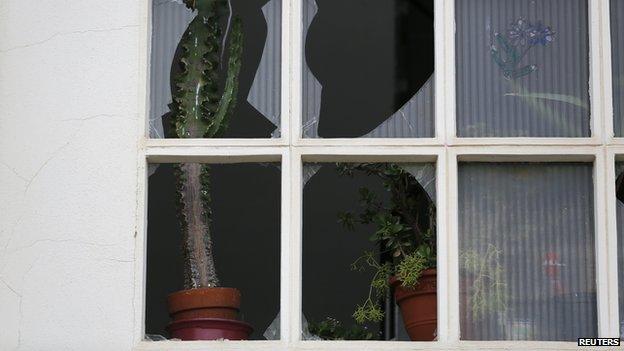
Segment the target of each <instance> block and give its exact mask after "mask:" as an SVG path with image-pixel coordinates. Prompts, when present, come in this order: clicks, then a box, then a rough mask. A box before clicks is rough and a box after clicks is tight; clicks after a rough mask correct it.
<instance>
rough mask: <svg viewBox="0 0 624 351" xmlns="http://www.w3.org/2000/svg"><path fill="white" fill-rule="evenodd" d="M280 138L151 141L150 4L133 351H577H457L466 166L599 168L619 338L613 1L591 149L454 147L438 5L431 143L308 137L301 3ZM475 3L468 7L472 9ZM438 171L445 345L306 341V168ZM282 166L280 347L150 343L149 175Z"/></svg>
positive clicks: (567, 345) (605, 282)
mask: <svg viewBox="0 0 624 351" xmlns="http://www.w3.org/2000/svg"><path fill="white" fill-rule="evenodd" d="M282 1H283V5H282V102H281V111H282V113H281V116H282V126H281V128H282V133H281V135H282V136H281V137H280V138H276V139H194V140H193V139H149V137H148V130H149V129H148V128H147V123H148V118H147V116H148V112H149V111H148V99H149V67H148V62H149V52H150V50H149V49H150V38H151V22H150V19H151V1H149V0H148V1H143V5H142V11H141V17H142V28H141V31H140V33H141V36H140V38H139V40H140V50H141V53H140V55H139V56H140V60H141V62H140V63H141V65H140V67H141V72H140V81H142V82H143V83H144V84H142V85H141V86H140V92H141V94H140V95H141V96H140V102H139V103H140V111H141V114H142V118H141V123H140V126H139V155H138V186H137V224H136V231H135V233H134V234H135V237H136V250H135V262H136V266H135V280H134V284H135V296H134V311H133V313H134V326H135V328H134V332H133V336H134V344H135V345H136V346H135V348H134V349H135V350H241V351H242V350H271V351H276V350H283V351H290V350H301V351H303V350H310V351H312V350H315V351H322V350H353V351H356V350H357V351H362V350H449V349H453V350H477V349H481V350H485V349H487V350H528V349H530V350H576V349H577V346H576V342H543V341H521V342H519V341H461V340H460V330H459V293H458V278H459V268H458V226H457V223H458V212H457V209H458V198H457V194H458V191H457V183H458V173H457V172H458V162H460V161H503V162H504V161H513V162H537V161H541V162H544V161H546V162H569V161H579V162H591V163H593V165H594V177H593V179H594V194H595V196H594V199H595V200H594V202H595V203H594V213H595V235H596V240H595V242H596V280H597V281H596V286H597V301H598V306H597V310H598V334H599V336H601V337H617V336H619V315H618V277H617V257H616V255H617V245H616V241H617V228H616V225H617V223H616V220H615V201H616V198H615V168H614V167H615V165H614V163H615V161H616V160H624V138H615V137H614V136H613V122H612V115H613V108H612V98H613V97H612V91H611V85H612V83H611V47H610V17H609V0H588V6H589V30H590V33H589V40H590V72H591V73H590V97H591V118H592V119H591V130H592V135H591V137H588V138H458V137H457V136H456V132H455V19H454V7H455V1H454V0H435V7H434V11H435V22H434V27H435V70H436V75H435V79H436V82H435V99H436V101H435V107H436V117H435V122H436V133H435V137H433V138H420V139H415V138H400V139H399V138H388V139H371V138H358V139H303V138H302V137H301V118H302V116H301V106H302V105H301V93H300V92H301V87H302V81H301V69H302V67H301V63H302V60H301V52H302V45H303V43H302V35H301V33H302V23H301V11H302V0H282ZM465 1H469V0H465ZM359 160H371V161H390V162H392V161H397V162H404V161H409V162H435V163H436V166H437V173H436V175H437V183H436V188H437V189H436V191H437V194H438V195H437V216H438V221H437V238H438V239H437V240H438V242H437V244H438V250H437V251H438V267H437V269H438V272H439V274H438V335H439V340H438V341H436V342H384V341H302V340H301V333H300V330H301V313H302V309H301V307H302V302H301V295H302V269H301V257H302V248H301V245H302V212H301V209H302V182H301V174H302V173H301V171H302V166H303V163H304V162H333V161H359ZM189 161H195V162H207V163H233V162H281V165H282V177H281V180H282V185H281V192H282V193H281V272H280V277H281V284H280V294H281V295H280V307H281V321H280V322H281V335H282V338H281V340H278V341H195V342H173V341H163V342H147V341H143V337H144V331H145V325H144V324H145V323H144V320H145V270H146V267H145V264H146V257H145V255H146V235H147V232H146V230H147V223H146V220H147V208H146V207H147V183H148V181H147V177H148V175H147V165H148V163H158V162H189Z"/></svg>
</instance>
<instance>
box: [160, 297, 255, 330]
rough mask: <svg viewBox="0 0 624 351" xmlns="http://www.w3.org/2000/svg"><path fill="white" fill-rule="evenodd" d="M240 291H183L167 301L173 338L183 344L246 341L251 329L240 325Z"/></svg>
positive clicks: (245, 325) (169, 327) (243, 324)
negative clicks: (199, 341) (207, 341)
mask: <svg viewBox="0 0 624 351" xmlns="http://www.w3.org/2000/svg"><path fill="white" fill-rule="evenodd" d="M240 301H241V294H240V291H238V290H237V289H233V288H200V289H190V290H182V291H178V292H175V293H173V294H170V295H169V296H168V297H167V305H168V307H169V315H170V316H171V318H172V319H173V321H172V322H171V323H170V324H169V326H168V327H167V328H168V330H169V332H170V334H171V337H172V338H176V339H181V340H215V339H230V340H245V339H247V338H248V337H249V334H251V330H252V328H251V326H250V325H248V324H246V323H243V322H240V321H238V311H239V308H240Z"/></svg>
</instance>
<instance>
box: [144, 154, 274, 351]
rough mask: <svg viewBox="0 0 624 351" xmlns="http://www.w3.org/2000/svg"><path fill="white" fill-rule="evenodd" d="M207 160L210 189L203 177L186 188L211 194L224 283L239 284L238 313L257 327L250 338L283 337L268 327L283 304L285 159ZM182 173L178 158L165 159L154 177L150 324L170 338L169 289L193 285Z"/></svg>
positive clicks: (147, 325) (150, 227) (148, 291)
mask: <svg viewBox="0 0 624 351" xmlns="http://www.w3.org/2000/svg"><path fill="white" fill-rule="evenodd" d="M191 165H198V164H191ZM199 166H201V165H199ZM209 167H210V168H209V169H210V171H209V184H210V185H209V190H208V191H207V192H206V193H205V194H204V193H202V191H204V190H205V188H204V186H203V185H202V188H201V190H200V189H195V190H193V191H191V192H190V193H186V194H189V196H190V195H192V194H194V195H196V196H201V197H202V198H203V197H205V196H206V195H207V196H209V197H210V199H211V200H210V203H211V209H212V211H211V213H212V215H211V216H210V218H209V221H208V223H209V224H208V227H209V231H210V233H211V238H212V252H213V256H212V257H213V261H214V267H215V270H216V276H217V277H218V280H219V286H222V287H229V288H235V289H238V290H239V291H240V293H241V306H240V312H239V313H238V320H240V321H242V322H244V323H248V324H249V325H251V327H252V328H253V332H252V334H251V337H250V339H252V340H264V339H265V338H267V337H270V338H277V339H279V330H278V333H277V334H276V333H273V334H266V333H265V331H266V330H267V329H268V328H269V326H270V325H271V324H272V323H273V322H274V320H275V318H276V317H277V316H278V313H279V311H280V291H279V289H280V280H279V279H280V202H281V201H280V192H281V182H280V180H281V174H280V169H279V165H276V164H253V163H251V164H211V165H209ZM176 179H177V177H176V175H175V165H174V164H160V165H159V167H158V168H157V170H156V172H155V173H154V174H153V175H151V176H150V177H149V184H148V186H149V196H148V223H147V225H148V228H147V276H146V277H147V281H146V307H145V308H146V313H145V332H146V334H149V335H161V336H164V337H167V338H168V337H170V334H169V331H168V329H167V326H168V325H169V323H170V322H171V318H170V316H169V313H168V305H167V296H168V295H169V294H171V293H174V292H176V291H180V290H183V289H188V288H189V287H188V282H187V280H189V279H188V278H187V275H188V273H187V267H189V263H188V262H189V261H188V260H187V259H185V255H184V250H183V249H184V248H185V247H187V246H185V245H184V243H185V242H186V241H185V239H184V235H183V233H184V231H183V230H182V229H181V227H182V225H181V224H180V221H179V215H178V210H177V208H179V207H178V205H177V204H178V197H177V195H176V192H177V189H178V187H179V186H178V184H177V183H176ZM250 179H253V180H254V181H250ZM257 184H262V186H261V187H259V186H257ZM202 205H203V202H202ZM187 218H190V216H188V215H187ZM202 218H204V217H202ZM188 223H189V225H190V223H191V222H190V221H188ZM200 268H201V267H200ZM278 327H279V324H278ZM267 335H268V336H267ZM150 339H153V340H158V339H159V338H158V337H150Z"/></svg>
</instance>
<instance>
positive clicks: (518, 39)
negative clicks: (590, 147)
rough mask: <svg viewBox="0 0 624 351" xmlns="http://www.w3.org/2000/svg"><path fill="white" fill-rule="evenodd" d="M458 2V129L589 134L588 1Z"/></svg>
mask: <svg viewBox="0 0 624 351" xmlns="http://www.w3.org/2000/svg"><path fill="white" fill-rule="evenodd" d="M455 6H456V9H455V15H456V26H457V35H456V44H455V47H456V55H457V64H456V71H457V78H456V79H457V81H456V92H457V135H458V136H460V137H589V136H590V108H589V43H588V29H587V28H588V11H587V1H586V0H457V1H455Z"/></svg>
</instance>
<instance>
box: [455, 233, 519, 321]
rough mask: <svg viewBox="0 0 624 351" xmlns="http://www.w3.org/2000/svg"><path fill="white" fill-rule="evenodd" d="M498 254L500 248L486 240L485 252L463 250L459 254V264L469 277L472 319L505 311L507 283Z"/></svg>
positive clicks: (499, 253) (500, 253) (500, 252)
mask: <svg viewBox="0 0 624 351" xmlns="http://www.w3.org/2000/svg"><path fill="white" fill-rule="evenodd" d="M501 255H502V251H501V250H499V249H498V248H497V247H496V246H494V245H492V244H488V246H487V249H486V250H485V252H479V251H476V250H466V251H464V252H463V253H462V254H461V255H460V268H461V269H462V270H463V273H464V275H465V276H466V277H469V278H470V280H471V283H470V284H468V293H469V296H470V299H469V301H468V303H469V304H470V306H469V307H470V310H471V311H472V314H471V316H472V319H473V320H480V319H482V318H483V317H485V316H486V315H489V314H492V313H504V312H506V311H507V298H508V297H507V292H506V291H507V284H506V282H505V270H504V269H503V267H502V265H501V263H500V257H501Z"/></svg>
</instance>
